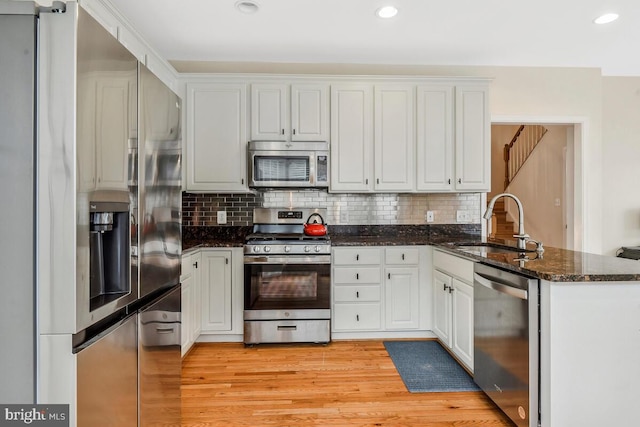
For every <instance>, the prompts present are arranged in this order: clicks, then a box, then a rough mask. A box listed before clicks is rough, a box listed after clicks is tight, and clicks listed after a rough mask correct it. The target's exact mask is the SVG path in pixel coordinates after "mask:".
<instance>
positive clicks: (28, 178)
mask: <svg viewBox="0 0 640 427" xmlns="http://www.w3.org/2000/svg"><path fill="white" fill-rule="evenodd" d="M52 9H54V10H52ZM0 58H2V60H1V61H0V129H1V130H0V200H2V209H0V212H1V213H0V227H1V231H2V234H1V239H0V240H1V244H0V247H1V249H0V268H1V270H0V271H1V272H2V279H0V280H1V283H2V284H1V290H2V297H1V298H0V321H2V323H1V324H0V340H1V342H2V345H1V346H0V378H2V381H0V402H2V403H21V404H25V403H47V404H49V403H68V404H70V405H71V425H72V426H74V425H76V424H77V425H78V426H83V425H91V426H102V425H104V426H107V425H122V426H135V425H140V426H145V425H151V424H153V425H178V424H179V421H180V388H179V387H180V285H179V276H180V255H181V234H180V224H181V181H180V178H181V172H180V168H181V164H180V163H181V158H180V152H181V126H180V117H181V114H180V99H179V98H178V97H177V96H176V95H175V94H174V93H173V92H171V91H170V90H169V89H168V88H167V87H166V86H165V85H164V84H162V82H161V81H160V80H159V79H157V78H156V77H155V76H154V75H153V74H152V73H151V72H150V71H149V70H147V69H146V68H145V67H144V65H143V64H140V63H138V61H137V60H136V58H135V56H133V55H132V54H130V53H129V52H128V51H127V50H126V49H125V48H124V47H123V46H122V45H120V44H119V43H118V41H117V40H116V38H115V37H114V36H113V35H112V34H111V33H110V32H108V31H106V30H105V29H104V28H102V27H101V25H100V24H99V23H98V22H97V21H96V20H94V19H93V18H92V17H91V16H90V14H88V13H87V12H86V11H84V10H83V9H82V7H81V5H79V4H78V3H76V2H69V3H66V4H64V3H60V2H54V7H53V8H38V7H37V6H36V5H35V4H34V3H31V2H7V1H3V0H0ZM114 272H115V273H114ZM160 407H161V408H162V410H159V408H160ZM114 408H120V410H115V411H114ZM158 417H160V418H158Z"/></svg>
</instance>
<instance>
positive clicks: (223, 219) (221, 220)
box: [218, 211, 227, 225]
mask: <svg viewBox="0 0 640 427" xmlns="http://www.w3.org/2000/svg"><path fill="white" fill-rule="evenodd" d="M226 223H227V211H218V224H219V225H220V224H226Z"/></svg>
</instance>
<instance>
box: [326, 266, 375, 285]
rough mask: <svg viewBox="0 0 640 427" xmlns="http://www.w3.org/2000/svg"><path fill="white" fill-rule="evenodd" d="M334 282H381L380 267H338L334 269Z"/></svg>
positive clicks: (352, 283) (354, 283) (337, 283)
mask: <svg viewBox="0 0 640 427" xmlns="http://www.w3.org/2000/svg"><path fill="white" fill-rule="evenodd" d="M333 283H334V284H336V285H339V284H351V285H358V284H360V283H380V267H336V268H334V269H333Z"/></svg>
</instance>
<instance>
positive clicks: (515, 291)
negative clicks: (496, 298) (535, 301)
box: [473, 273, 529, 300]
mask: <svg viewBox="0 0 640 427" xmlns="http://www.w3.org/2000/svg"><path fill="white" fill-rule="evenodd" d="M473 279H474V282H475V283H478V284H479V285H482V286H484V287H486V288H489V289H493V290H495V291H498V292H501V293H503V294H507V295H510V296H512V297H516V298H520V299H523V300H527V299H529V293H528V292H527V291H526V290H524V289H520V288H516V287H514V286H512V285H510V284H509V283H503V282H500V281H496V279H495V278H493V277H487V276H484V275H482V274H480V273H473Z"/></svg>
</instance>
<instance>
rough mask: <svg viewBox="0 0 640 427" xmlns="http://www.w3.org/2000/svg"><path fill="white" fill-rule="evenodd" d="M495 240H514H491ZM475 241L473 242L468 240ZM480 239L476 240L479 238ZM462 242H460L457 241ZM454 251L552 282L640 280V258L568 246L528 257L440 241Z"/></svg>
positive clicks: (530, 253) (531, 254)
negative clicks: (467, 247)
mask: <svg viewBox="0 0 640 427" xmlns="http://www.w3.org/2000/svg"><path fill="white" fill-rule="evenodd" d="M492 242H493V243H496V244H505V243H507V244H509V246H515V242H505V241H502V240H495V241H492ZM469 243H473V242H469ZM476 243H477V242H476ZM458 245H459V243H458ZM436 247H438V248H441V249H445V250H446V251H447V252H450V253H452V254H455V255H462V256H464V257H466V258H470V259H473V260H475V261H480V262H482V263H483V264H487V265H492V266H495V267H500V268H503V269H505V270H510V271H513V272H516V273H521V274H524V275H527V276H531V277H535V278H539V279H543V280H548V281H551V282H626V281H640V261H635V260H629V259H625V258H617V257H612V256H604V255H596V254H590V253H586V252H576V251H570V250H566V249H559V248H552V247H545V250H544V253H543V254H542V256H540V255H538V254H537V253H536V252H527V253H526V255H527V257H528V258H529V259H528V260H526V261H525V260H522V259H520V258H519V254H518V253H516V252H514V253H486V252H483V251H481V250H478V251H466V250H464V251H463V250H460V249H459V248H458V247H457V245H456V244H455V242H449V243H441V244H437V245H436Z"/></svg>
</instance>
